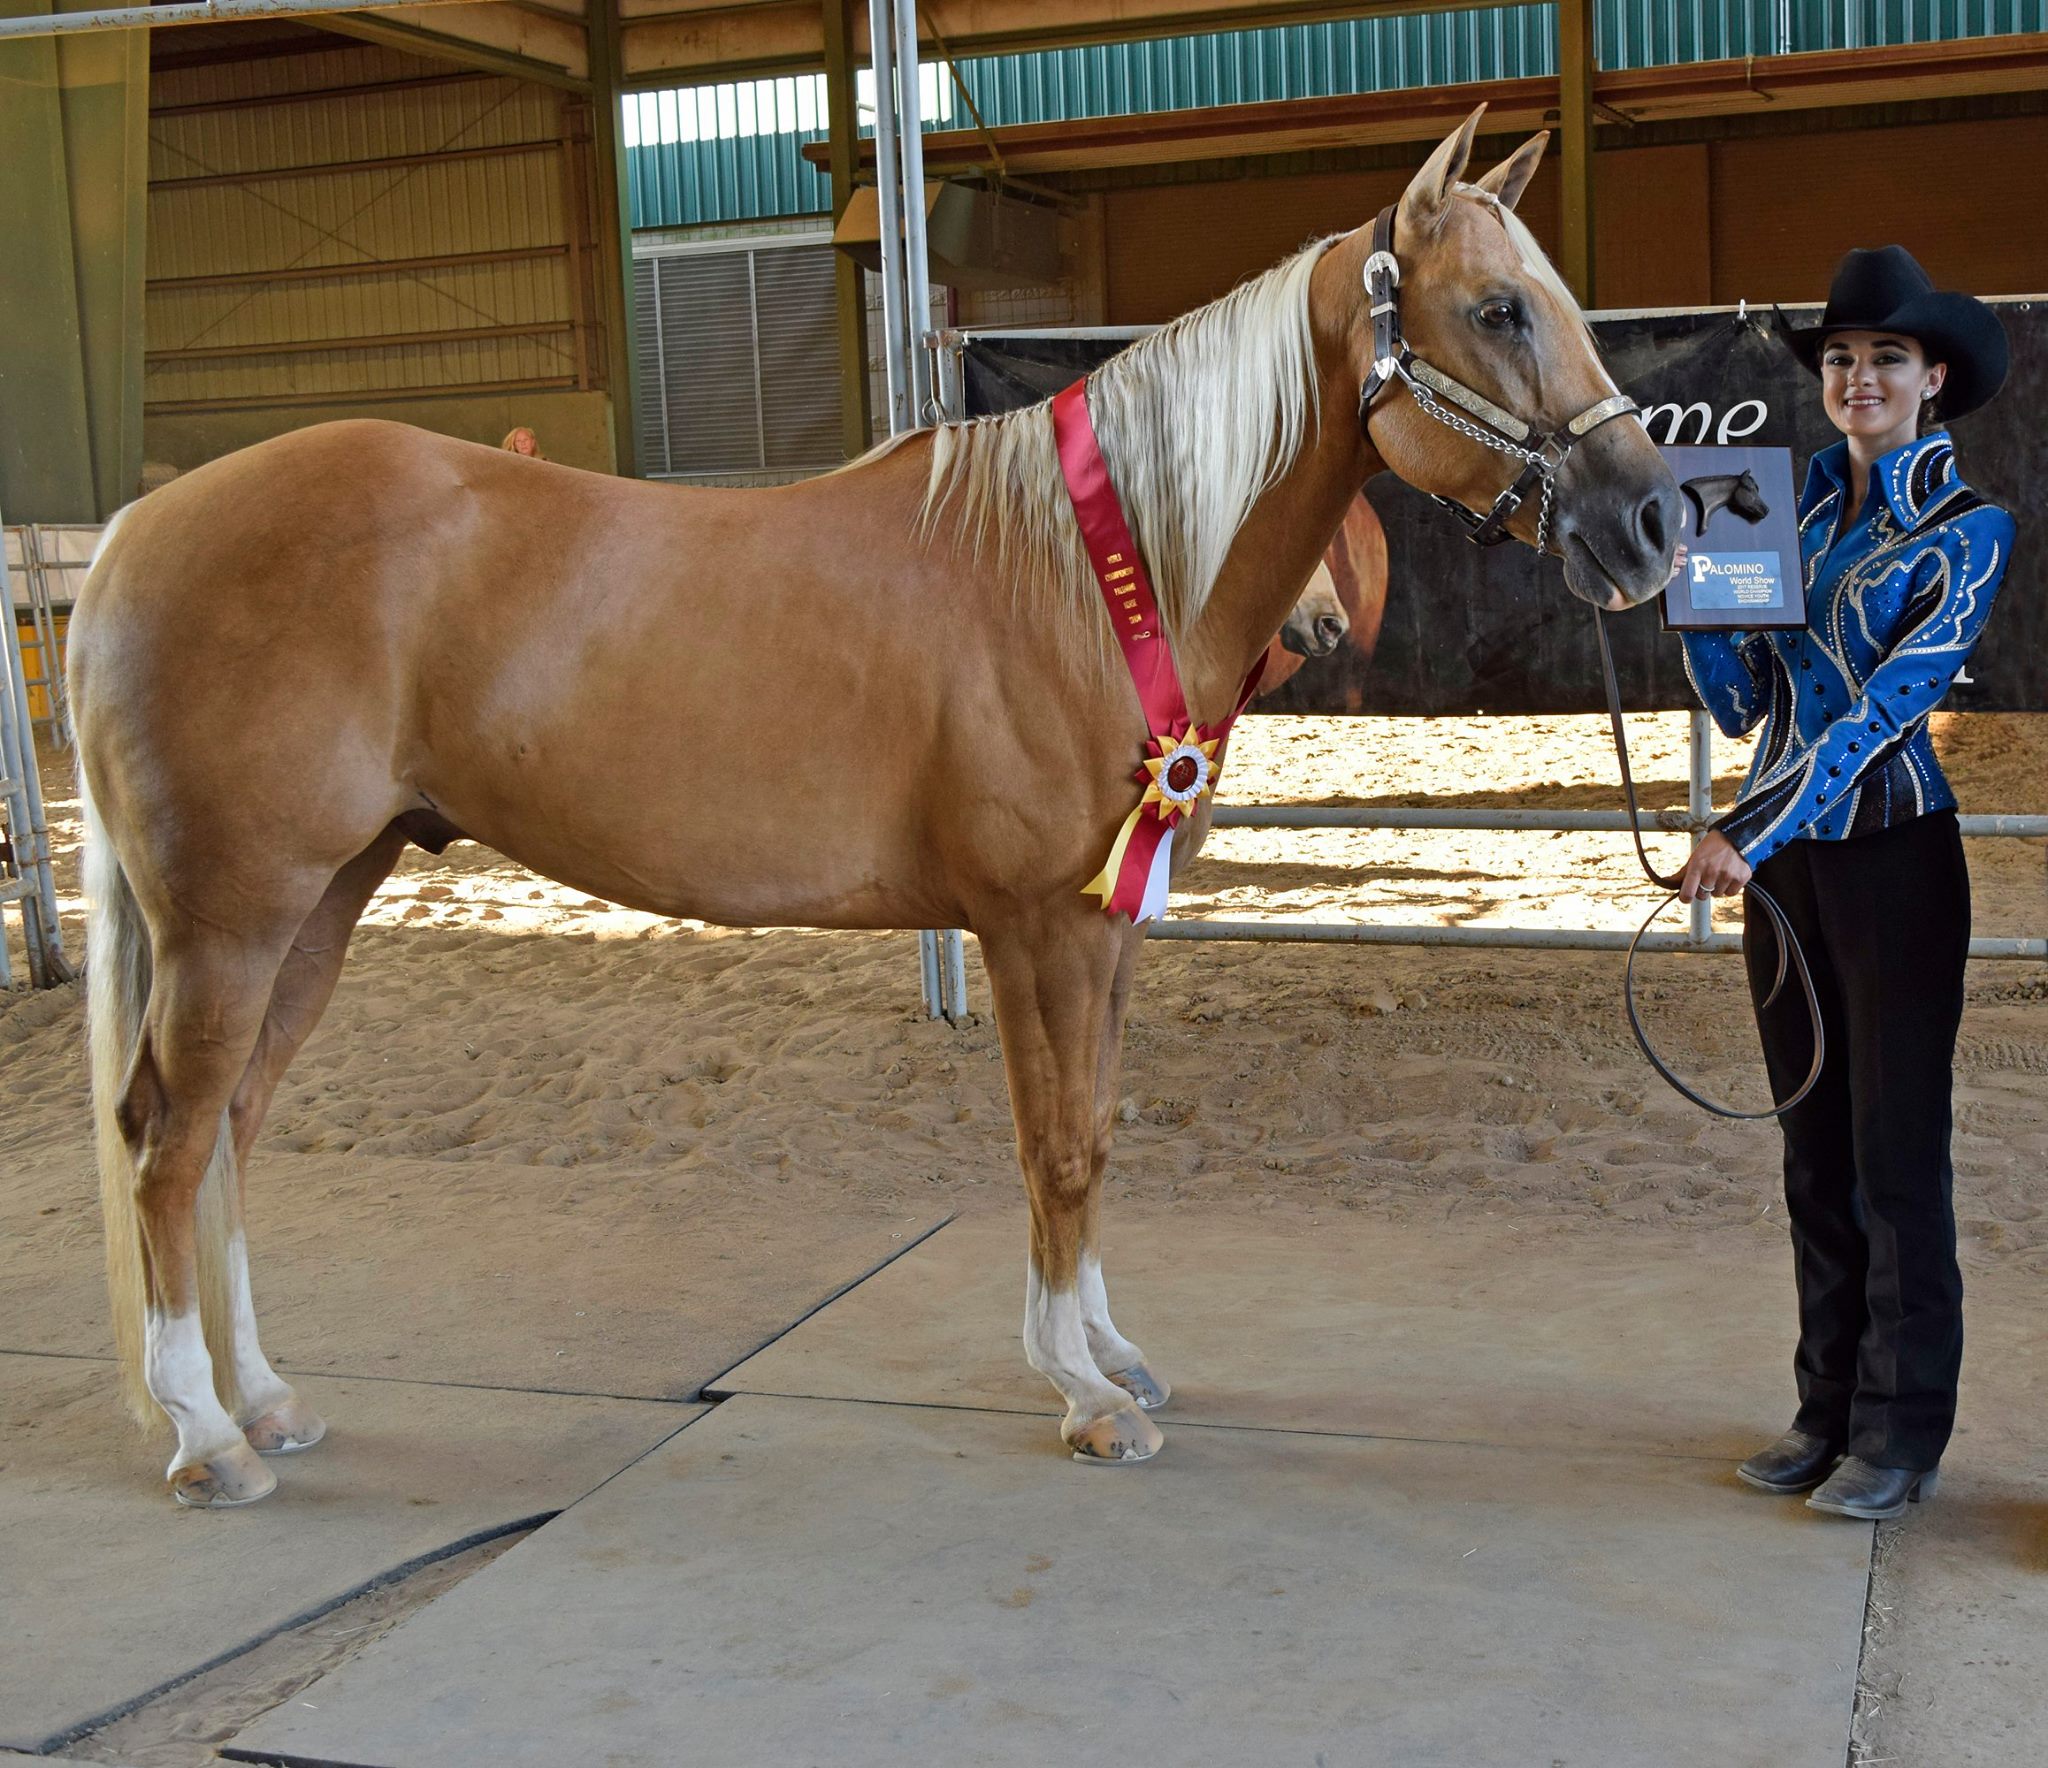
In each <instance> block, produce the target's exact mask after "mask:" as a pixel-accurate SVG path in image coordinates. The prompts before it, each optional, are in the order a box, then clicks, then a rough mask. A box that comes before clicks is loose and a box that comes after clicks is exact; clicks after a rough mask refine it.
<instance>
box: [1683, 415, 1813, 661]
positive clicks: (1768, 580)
mask: <svg viewBox="0 0 2048 1768" xmlns="http://www.w3.org/2000/svg"><path fill="white" fill-rule="evenodd" d="M1663 453H1664V459H1665V461H1666V462H1667V463H1668V464H1669V466H1670V468H1671V471H1672V473H1673V475H1674V476H1675V477H1676V478H1677V480H1678V489H1679V501H1680V503H1681V505H1682V507H1683V515H1682V518H1681V521H1680V526H1679V540H1680V542H1681V543H1682V544H1683V546H1684V547H1685V551H1686V558H1685V563H1684V565H1683V566H1682V567H1681V568H1680V569H1679V570H1678V571H1677V572H1676V573H1675V574H1674V575H1673V577H1672V579H1671V581H1670V582H1669V583H1668V584H1666V585H1665V587H1664V600H1663V606H1662V612H1663V616H1664V626H1665V629H1666V630H1667V631H1671V632H1702V631H1731V630H1732V631H1742V632H1753V631H1757V630H1759V629H1761V628H1763V627H1771V626H1804V625H1805V624H1806V591H1805V581H1804V577H1803V574H1802V572H1801V570H1800V564H1799V519H1798V507H1797V503H1796V500H1795V499H1794V497H1793V492H1792V451H1791V450H1790V449H1789V448H1740V447H1737V448H1666V449H1665V450H1664V451H1663Z"/></svg>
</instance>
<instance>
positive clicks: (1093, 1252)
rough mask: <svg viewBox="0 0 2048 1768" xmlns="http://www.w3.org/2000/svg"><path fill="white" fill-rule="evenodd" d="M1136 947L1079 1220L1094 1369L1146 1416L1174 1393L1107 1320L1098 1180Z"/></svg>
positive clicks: (1099, 1096)
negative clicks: (1085, 1196) (1135, 1402)
mask: <svg viewBox="0 0 2048 1768" xmlns="http://www.w3.org/2000/svg"><path fill="white" fill-rule="evenodd" d="M1140 943H1141V942H1140V941H1139V940H1138V939H1136V938H1128V939H1126V940H1125V941H1124V946H1123V952H1122V955H1121V956H1120V958H1119V959H1118V962H1117V967H1116V980H1115V981H1114V983H1113V984H1112V985H1111V988H1110V996H1109V1003H1108V1011H1107V1016H1106V1020H1105V1024H1104V1029H1103V1034H1102V1042H1101V1045H1100V1047H1099V1049H1098V1052H1097V1059H1096V1079H1095V1150H1094V1152H1095V1168H1094V1173H1093V1175H1092V1176H1091V1178H1090V1180H1089V1185H1088V1202H1087V1205H1086V1207H1085V1208H1084V1210H1083V1212H1082V1216H1081V1263H1080V1282H1079V1289H1080V1296H1081V1327H1082V1330H1083V1332H1085V1333H1086V1335H1087V1338H1088V1354H1089V1355H1090V1356H1092V1357H1093V1358H1094V1359H1095V1366H1096V1367H1097V1368H1098V1369H1100V1370H1101V1371H1102V1372H1103V1374H1105V1375H1107V1376H1108V1377H1109V1378H1110V1380H1111V1381H1113V1382H1115V1383H1116V1385H1117V1386H1118V1387H1120V1388H1122V1389H1123V1390H1124V1392H1125V1393H1127V1394H1129V1395H1130V1396H1131V1398H1132V1399H1134V1400H1136V1401H1137V1402H1138V1404H1139V1405H1140V1406H1142V1407H1144V1409H1145V1410H1146V1411H1148V1412H1155V1411H1157V1410H1158V1409H1159V1408H1160V1407H1161V1406H1164V1405H1165V1404H1166V1402H1167V1399H1168V1397H1169V1395H1170V1394H1171V1392H1172V1389H1171V1388H1169V1387H1168V1386H1167V1384H1166V1381H1165V1378H1164V1377H1162V1376H1160V1375H1158V1374H1157V1373H1155V1372H1154V1370H1153V1369H1152V1368H1151V1366H1150V1365H1149V1364H1148V1363H1147V1362H1146V1360H1145V1353H1144V1352H1143V1351H1141V1350H1140V1349H1138V1347H1137V1346H1136V1345H1134V1344H1133V1343H1131V1341H1130V1340H1129V1339H1128V1338H1126V1337H1124V1335H1123V1334H1122V1333H1121V1332H1119V1331H1118V1330H1117V1329H1116V1325H1115V1322H1114V1321H1112V1320H1111V1319H1110V1317H1109V1290H1108V1288H1107V1287H1106V1286H1105V1284H1104V1283H1103V1280H1102V1175H1103V1171H1104V1169H1105V1168H1106V1167H1107V1166H1108V1164H1109V1149H1110V1141H1111V1137H1112V1136H1113V1135H1114V1133H1115V1125H1116V1098H1117V1079H1118V1076H1119V1075H1120V1074H1121V1072H1122V1069H1123V1049H1124V1019H1125V1016H1126V1015H1127V1013H1128V1012H1129V1010H1130V1004H1131V979H1132V977H1133V975H1134V974H1135V973H1136V970H1137V967H1138V952H1139V949H1140Z"/></svg>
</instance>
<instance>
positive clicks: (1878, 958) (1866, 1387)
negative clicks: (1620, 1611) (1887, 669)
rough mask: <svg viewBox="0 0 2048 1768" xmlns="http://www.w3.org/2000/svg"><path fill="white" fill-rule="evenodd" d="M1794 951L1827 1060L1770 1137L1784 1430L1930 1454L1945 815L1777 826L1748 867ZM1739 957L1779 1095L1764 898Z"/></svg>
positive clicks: (1942, 1200)
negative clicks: (1778, 1237)
mask: <svg viewBox="0 0 2048 1768" xmlns="http://www.w3.org/2000/svg"><path fill="white" fill-rule="evenodd" d="M1756 878H1757V882H1759V883H1760V884H1762V885H1763V887H1764V888H1765V889H1766V890H1768V891H1769V892H1770V893H1771V895H1772V896H1773V897H1775V898H1776V899H1777V902H1778V906H1779V907H1780V908H1782V909H1783V910H1784V911H1785V916H1786V918H1787V919H1788V920H1789V921H1790V922H1791V923H1792V926H1793V929H1794V931H1795V932H1797V934H1798V936H1799V942H1800V944H1801V946H1802V947H1804V949H1805V951H1806V956H1807V961H1808V963H1809V964H1810V965H1811V966H1812V969H1813V979H1814V985H1815V987H1816V988H1817V989H1818V991H1819V993H1820V1000H1821V1009H1822V1024H1823V1025H1824V1027H1825V1028H1826V1032H1827V1063H1826V1066H1825V1067H1824V1069H1823V1071H1822V1074H1821V1078H1820V1080H1819V1082H1818V1084H1816V1085H1815V1087H1814V1089H1813V1091H1812V1092H1811V1093H1810V1094H1808V1095H1807V1097H1806V1098H1805V1100H1804V1101H1802V1102H1801V1104H1800V1105H1799V1106H1798V1108H1797V1109H1795V1110H1793V1111H1790V1112H1788V1113H1786V1115H1785V1116H1784V1117H1782V1118H1780V1119H1779V1125H1780V1127H1781V1128H1782V1129H1783V1131H1784V1134H1785V1205H1786V1208H1787V1210H1788V1211H1789V1212H1790V1214H1791V1218H1792V1251H1793V1261H1794V1270H1795V1273H1796V1276H1797V1280H1798V1285H1799V1350H1798V1354H1797V1355H1796V1357H1795V1358H1794V1362H1793V1366H1794V1370H1795V1372H1796V1374H1797V1376H1798V1383H1799V1416H1798V1419H1797V1425H1798V1428H1799V1429H1801V1430H1807V1431H1812V1432H1815V1433H1816V1434H1818V1435H1821V1436H1824V1437H1828V1438H1830V1439H1832V1440H1835V1441H1838V1442H1844V1443H1846V1444H1847V1445H1848V1452H1849V1453H1850V1454H1852V1455H1857V1456H1860V1457H1862V1458H1863V1459H1864V1460H1866V1461H1869V1462H1873V1463H1875V1464H1876V1465H1878V1466H1880V1467H1911V1468H1929V1467H1932V1466H1934V1464H1935V1463H1936V1462H1937V1461H1939V1460H1940V1459H1941V1452H1942V1450H1943V1449H1944V1448H1945V1447H1946V1446H1947V1444H1948V1438H1949V1431H1950V1429H1951V1427H1952V1426H1953V1425H1954V1423H1955V1412H1956V1378H1957V1375H1958V1373H1959V1372H1960V1370H1961V1367H1962V1359H1963V1278H1962V1272H1961V1270H1960V1269H1959V1268H1958V1267H1957V1264H1956V1223H1955V1207H1954V1202H1953V1197H1952V1190H1953V1184H1954V1174H1953V1171H1952V1169H1951V1167H1950V1165H1949V1127H1950V1115H1949V1089H1950V1080H1951V1066H1952V1063H1953V1061H1954V1057H1955V1044H1956V1028H1957V1026H1958V1024H1960V1022H1961V1020H1962V1014H1963V965H1964V961H1965V959H1966V957H1967V956H1968V953H1969V944H1970V877H1969V873H1968V871H1967V870H1966V869H1965V867H1964V864H1963V843H1962V837H1961V836H1960V834H1958V832H1957V829H1956V819H1955V813H1954V812H1953V811H1942V812H1938V813H1936V814H1934V815H1931V816H1922V817H1916V818H1914V819H1913V820H1912V821H1910V822H1907V823H1902V824H1900V825H1899V826H1898V827H1897V828H1893V829H1887V830H1884V831H1883V832H1882V833H1880V834H1876V835H1866V836H1861V837H1858V838H1856V839H1854V840H1847V841H1793V842H1790V843H1789V844H1787V845H1786V846H1785V847H1783V848H1781V849H1779V851H1778V852H1776V853H1774V854H1773V855H1772V856H1771V857H1770V858H1769V859H1767V860H1765V861H1764V863H1763V864H1762V865H1761V866H1759V867H1758V868H1757V872H1756ZM1742 943H1743V953H1744V957H1745V960H1746V961H1747V964H1748V967H1749V986H1750V996H1751V999H1752V1000H1753V1001H1754V1002H1755V1003H1756V1006H1757V1030H1758V1031H1759V1032H1760V1033H1761V1035H1762V1038H1763V1046H1764V1060H1765V1064H1766V1066H1767V1067H1768V1069H1769V1071H1770V1076H1771V1084H1772V1087H1773V1089H1774V1090H1775V1092H1776V1094H1777V1096H1778V1097H1779V1098H1781V1099H1782V1098H1785V1097H1786V1096H1788V1095H1789V1094H1790V1093H1791V1092H1792V1091H1793V1090H1794V1089H1795V1088H1796V1087H1797V1086H1798V1085H1799V1083H1800V1082H1801V1081H1802V1080H1803V1079H1805V1077H1806V1071H1807V1068H1808V1066H1809V1065H1810V1064H1811V1062H1812V1060H1813V1042H1812V1033H1811V1030H1810V1028H1809V1021H1808V1015H1807V1011H1806V1003H1805V999H1804V997H1803V995H1802V994H1801V992H1800V989H1799V985H1798V978H1797V977H1796V976H1788V977H1787V978H1786V982H1785V987H1784V989H1783V991H1782V992H1781V993H1780V995H1779V997H1778V999H1777V1001H1776V1002H1774V1003H1773V1004H1772V1006H1771V1007H1770V1008H1769V1009H1768V1010H1766V1009H1765V1008H1764V1006H1763V999H1764V996H1765V995H1766V994H1767V993H1768V992H1769V989H1770V985H1771V980H1772V977H1773V975H1774V974H1775V972H1776V968H1777V956H1776V952H1777V948H1776V944H1775V941H1774V937H1773V934H1772V931H1771V928H1770V924H1769V923H1768V921H1766V919H1765V918H1764V916H1763V914H1762V913H1761V912H1756V913H1753V914H1751V915H1749V916H1748V918H1747V922H1746V926H1745V931H1744V933H1743V942H1742Z"/></svg>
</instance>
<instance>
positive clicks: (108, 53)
mask: <svg viewBox="0 0 2048 1768" xmlns="http://www.w3.org/2000/svg"><path fill="white" fill-rule="evenodd" d="M50 10H51V6H50V5H49V0H26V3H23V0H0V14H22V13H27V12H32V11H35V12H47V11H50ZM148 54H149V50H148V39H147V36H146V34H145V33H143V32H141V31H118V32H106V33H102V34H93V35H86V36H79V37H69V38H64V39H61V40H60V39H58V38H54V37H40V38H28V39H24V40H21V41H15V42H9V43H5V44H0V239H4V240H5V242H6V250H5V251H4V252H0V513H4V515H5V516H6V518H7V520H9V521H10V522H92V521H97V520H99V519H100V518H101V517H103V516H105V515H107V514H108V513H109V512H111V511H112V510H113V509H115V508H116V507H117V506H119V505H120V504H123V503H125V502H127V501H128V499H129V498H131V497H133V496H134V495H135V485H136V480H137V478H138V476H139V475H140V471H141V467H142V361H143V358H142V348H143V336H142V276H143V191H144V152H145V148H146V143H147V123H148V116H147V109H146V107H147V104H148V89H149V61H148Z"/></svg>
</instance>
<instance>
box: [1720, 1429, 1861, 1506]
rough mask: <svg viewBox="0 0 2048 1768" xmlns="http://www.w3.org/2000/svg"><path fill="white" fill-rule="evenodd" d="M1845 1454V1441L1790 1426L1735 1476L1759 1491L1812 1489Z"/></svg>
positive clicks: (1801, 1490) (1741, 1467)
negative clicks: (1843, 1445)
mask: <svg viewBox="0 0 2048 1768" xmlns="http://www.w3.org/2000/svg"><path fill="white" fill-rule="evenodd" d="M1841 1458H1842V1445H1841V1444H1840V1443H1838V1442H1830V1441H1829V1440H1828V1439H1827V1438H1826V1437H1818V1436H1815V1435H1814V1434H1813V1433H1812V1432H1811V1431H1806V1430H1788V1431H1787V1432H1786V1433H1785V1434H1784V1435H1783V1436H1781V1437H1780V1438H1779V1439H1778V1440H1777V1441H1776V1442H1775V1443H1773V1444H1771V1446H1770V1447H1769V1448H1768V1449H1759V1450H1757V1452H1756V1453H1755V1454H1754V1455H1752V1456H1750V1458H1749V1459H1748V1460H1747V1461H1745V1462H1744V1463H1743V1464H1742V1465H1741V1466H1740V1467H1738V1468H1737V1469H1736V1470H1735V1477H1736V1478H1737V1479H1739V1480H1742V1481H1744V1482H1745V1483H1746V1484H1748V1485H1752V1486H1755V1487H1756V1489H1757V1490H1758V1491H1760V1492H1779V1493H1783V1494H1786V1495H1790V1494H1791V1493H1794V1492H1810V1491H1812V1490H1813V1488H1814V1487H1815V1486H1817V1485H1819V1484H1820V1483H1821V1481H1822V1480H1824V1479H1826V1478H1827V1477H1828V1474H1829V1473H1830V1472H1831V1471H1832V1470H1833V1468H1834V1465H1835V1463H1836V1462H1837V1461H1839V1460H1841Z"/></svg>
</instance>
